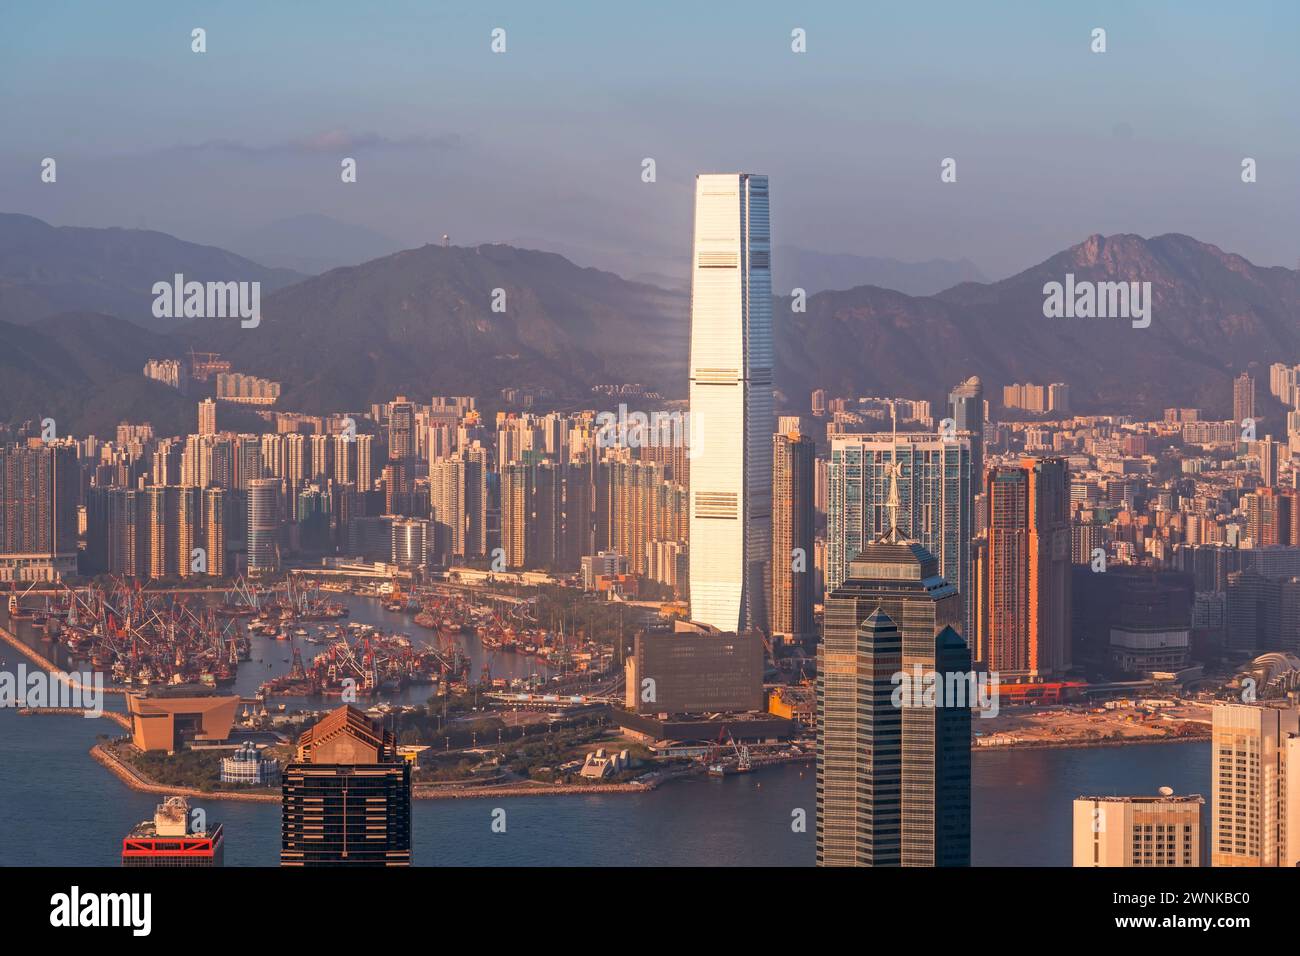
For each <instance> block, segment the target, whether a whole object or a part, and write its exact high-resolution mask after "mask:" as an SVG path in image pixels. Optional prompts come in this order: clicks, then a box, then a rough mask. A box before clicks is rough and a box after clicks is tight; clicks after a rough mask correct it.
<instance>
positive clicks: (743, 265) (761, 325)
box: [690, 173, 773, 631]
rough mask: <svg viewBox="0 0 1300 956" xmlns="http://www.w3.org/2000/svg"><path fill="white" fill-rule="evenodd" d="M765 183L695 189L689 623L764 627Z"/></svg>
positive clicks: (736, 179) (736, 180)
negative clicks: (690, 621)
mask: <svg viewBox="0 0 1300 956" xmlns="http://www.w3.org/2000/svg"><path fill="white" fill-rule="evenodd" d="M771 257H772V253H771V233H770V228H769V222H768V182H767V177H766V176H755V175H751V174H748V173H728V174H711V175H701V176H697V177H696V180H695V237H694V247H693V250H692V261H691V355H690V401H691V432H692V435H691V458H692V460H691V477H690V481H691V488H690V542H691V544H690V594H691V602H690V603H691V617H692V618H693V619H694V620H696V621H698V622H701V623H704V624H709V625H712V626H714V627H717V628H719V629H721V630H723V631H736V630H742V629H749V628H757V629H766V627H767V624H768V621H767V611H766V608H765V606H764V605H765V600H764V596H765V593H766V590H767V582H766V579H765V578H766V573H767V562H768V560H769V558H770V555H771V507H772V449H771V436H772V363H773V356H772V272H771V267H772V262H771Z"/></svg>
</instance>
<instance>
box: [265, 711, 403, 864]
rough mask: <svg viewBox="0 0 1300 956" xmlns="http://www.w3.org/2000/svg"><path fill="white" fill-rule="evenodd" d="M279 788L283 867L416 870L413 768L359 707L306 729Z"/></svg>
mask: <svg viewBox="0 0 1300 956" xmlns="http://www.w3.org/2000/svg"><path fill="white" fill-rule="evenodd" d="M281 791H282V805H281V806H282V811H281V821H280V833H281V846H280V865H281V866H410V865H411V766H410V764H409V763H407V762H406V761H405V760H403V759H402V758H400V757H399V756H398V755H397V747H396V742H395V740H394V738H393V734H392V732H391V731H387V730H383V729H382V728H380V727H378V726H376V725H375V724H374V723H373V722H372V721H371V720H370V719H369V718H368V717H366V715H365V714H363V713H362V712H361V711H359V710H357V709H356V708H354V707H347V706H344V707H340V708H339V709H338V710H335V711H332V712H331V713H329V714H328V715H326V716H325V717H324V718H322V719H321V720H320V721H319V722H318V723H317V724H315V725H314V726H312V727H310V728H308V729H307V730H306V731H304V732H303V735H302V737H301V738H300V739H299V741H298V754H297V758H296V759H295V761H294V762H293V763H291V764H289V765H288V766H287V767H285V769H284V775H283V778H282V784H281Z"/></svg>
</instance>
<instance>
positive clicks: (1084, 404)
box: [0, 217, 1300, 420]
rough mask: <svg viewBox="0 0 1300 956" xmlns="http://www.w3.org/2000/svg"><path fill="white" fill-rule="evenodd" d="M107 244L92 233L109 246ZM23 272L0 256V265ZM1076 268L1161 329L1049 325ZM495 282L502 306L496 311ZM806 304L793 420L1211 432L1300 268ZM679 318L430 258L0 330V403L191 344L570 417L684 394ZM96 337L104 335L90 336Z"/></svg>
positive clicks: (1295, 324) (785, 378)
mask: <svg viewBox="0 0 1300 956" xmlns="http://www.w3.org/2000/svg"><path fill="white" fill-rule="evenodd" d="M9 218H11V219H12V218H14V217H9ZM17 218H19V219H26V218H27V217H17ZM32 222H39V221H36V220H32ZM39 225H41V226H43V225H44V224H39ZM45 228H46V229H49V228H51V227H45ZM0 231H2V230H0ZM92 231H95V232H102V233H106V234H112V236H118V237H122V236H128V237H129V236H130V234H131V232H132V231H130V230H92ZM150 235H161V234H150ZM112 236H105V237H101V239H102V241H104V242H107V243H109V244H110V245H111V241H110V240H111V238H112ZM130 238H131V241H130V242H129V243H128V244H127V245H128V247H129V250H130V252H129V254H128V253H126V252H124V253H123V255H124V256H125V257H126V258H127V259H131V257H134V260H135V264H136V267H137V268H136V273H140V274H143V273H147V274H148V275H149V276H152V277H157V276H158V274H159V273H160V272H161V274H162V275H163V276H164V277H165V276H166V275H167V272H166V270H165V268H162V267H161V266H160V265H158V264H155V265H149V264H148V263H147V262H145V261H144V260H142V259H141V258H140V256H141V255H142V252H141V247H140V245H139V243H138V242H137V241H135V237H130ZM163 238H164V239H166V240H169V241H171V242H179V241H178V240H171V239H170V237H163ZM186 245H187V244H186ZM199 248H204V247H199ZM216 251H217V252H220V250H216ZM27 257H28V258H29V259H38V258H39V256H32V255H31V254H27ZM21 258H22V256H21V255H18V254H13V255H8V256H7V255H6V254H5V252H4V249H3V246H0V263H4V262H6V261H9V262H13V261H18V260H20V259H21ZM109 259H110V261H113V260H112V257H109ZM1067 274H1073V275H1074V276H1075V278H1076V280H1078V281H1084V280H1088V281H1118V280H1134V281H1142V282H1150V283H1151V293H1152V298H1153V303H1154V304H1153V317H1152V322H1151V325H1150V327H1149V328H1144V329H1143V328H1133V327H1132V324H1131V323H1130V322H1129V321H1127V320H1123V319H1095V318H1094V319H1085V318H1075V319H1049V318H1045V317H1044V315H1043V300H1044V294H1043V286H1044V284H1045V283H1047V282H1063V281H1064V280H1065V277H1066V275H1067ZM187 277H188V274H187ZM38 278H39V275H38ZM121 284H122V282H121V280H120V279H119V280H117V281H115V282H107V280H105V282H104V284H103V285H102V286H98V287H97V286H94V285H92V284H91V283H89V281H88V280H87V282H86V283H84V284H83V289H82V292H81V294H82V295H83V296H85V295H90V294H91V292H93V291H94V289H96V288H99V289H100V290H101V291H104V296H105V299H106V300H108V299H112V298H113V295H114V294H115V293H114V289H115V288H118V287H120V286H121ZM43 288H45V286H42V285H41V284H40V283H39V282H37V283H36V284H35V291H33V290H32V288H29V286H28V285H27V284H26V283H25V282H17V283H12V284H11V285H10V286H9V288H8V291H7V293H6V295H0V301H6V300H7V301H10V302H16V301H18V300H19V299H20V297H21V296H23V295H29V296H36V297H37V298H39V294H40V290H41V289H43ZM498 289H500V290H502V291H503V293H504V311H500V312H498V311H494V310H493V307H492V306H493V301H494V294H495V290H498ZM87 290H90V291H87ZM105 290H106V291H105ZM806 305H807V308H806V311H805V312H802V313H796V312H793V311H792V310H791V302H790V300H789V299H788V298H785V297H778V298H776V299H775V300H774V312H773V314H774V326H775V328H774V332H775V339H776V345H777V369H776V381H777V385H778V387H779V388H780V389H781V390H782V391H783V392H784V393H785V395H786V396H787V398H788V400H789V403H790V405H791V406H792V407H794V408H797V409H804V408H806V407H807V393H808V392H809V391H811V389H813V388H816V387H825V388H827V389H828V390H829V391H830V392H831V393H832V394H860V395H861V394H897V395H904V396H909V397H914V398H929V399H931V400H932V401H934V402H935V403H936V410H938V409H940V408H941V407H942V402H943V399H944V396H945V395H946V393H947V390H948V389H949V388H950V387H951V386H952V385H954V384H955V383H957V382H958V381H961V380H962V379H964V378H966V377H967V376H969V375H972V374H978V375H980V376H981V377H982V378H983V379H984V382H985V387H986V395H987V397H989V398H990V400H992V401H993V402H994V404H995V405H996V404H997V402H998V400H999V399H1000V388H1001V386H1002V385H1004V384H1008V383H1011V382H1025V381H1032V382H1038V383H1050V382H1056V381H1063V382H1067V383H1069V384H1070V386H1071V389H1072V394H1073V399H1074V407H1075V408H1076V409H1077V410H1080V411H1101V410H1106V411H1117V412H1135V413H1144V414H1158V413H1159V411H1160V409H1162V408H1164V407H1167V406H1170V405H1197V406H1200V407H1202V408H1204V409H1205V412H1206V414H1207V415H1211V416H1216V417H1217V416H1226V415H1227V414H1229V408H1230V398H1231V387H1230V380H1231V377H1232V376H1233V375H1234V374H1235V373H1236V372H1238V371H1239V370H1240V369H1242V368H1245V367H1251V366H1252V364H1253V368H1254V370H1255V372H1256V375H1257V379H1258V384H1257V388H1258V391H1259V393H1260V395H1261V396H1263V395H1266V393H1267V365H1268V364H1269V363H1270V362H1273V361H1287V362H1295V361H1298V360H1300V273H1297V272H1296V271H1294V270H1290V269H1285V268H1280V267H1260V266H1255V265H1253V264H1252V263H1250V262H1248V261H1247V260H1245V259H1244V258H1242V257H1240V256H1237V255H1234V254H1231V253H1227V252H1224V251H1223V250H1221V249H1219V248H1218V247H1216V246H1212V245H1208V244H1205V243H1202V242H1199V241H1197V240H1196V239H1193V238H1191V237H1189V236H1184V235H1178V234H1168V235H1162V236H1156V237H1153V238H1151V239H1143V238H1142V237H1139V236H1135V235H1116V236H1111V237H1102V236H1090V237H1088V238H1087V239H1085V240H1084V241H1083V242H1081V243H1079V244H1078V245H1075V246H1072V247H1071V248H1069V249H1066V250H1063V251H1061V252H1059V253H1057V254H1055V255H1053V256H1051V257H1050V258H1048V259H1046V260H1045V261H1043V262H1041V263H1039V264H1038V265H1035V266H1032V267H1031V268H1029V269H1026V270H1024V271H1022V272H1020V273H1018V274H1017V275H1014V276H1010V277H1008V278H1006V279H1003V280H1001V281H998V282H992V283H976V282H964V283H960V284H958V285H956V286H953V287H951V288H949V289H946V290H944V291H943V292H940V293H938V294H936V295H932V296H911V295H907V294H904V293H902V292H898V291H894V290H891V289H886V288H881V287H878V286H871V285H859V286H857V287H855V288H850V289H846V290H843V291H827V292H820V293H817V294H814V295H811V296H809V298H808V300H807V303H806ZM98 311H104V309H100V310H98ZM688 314H689V295H688V294H687V293H685V292H675V291H671V290H666V289H663V288H660V287H658V286H654V285H649V284H645V283H637V282H630V281H628V280H625V279H623V278H621V277H619V276H617V275H615V274H613V273H610V272H604V271H601V270H598V269H592V268H584V267H581V266H578V265H575V264H574V263H573V262H571V261H569V260H568V259H565V258H564V257H562V256H560V255H558V254H555V253H547V252H539V251H534V250H527V249H519V248H515V247H512V246H503V245H484V246H477V247H456V246H451V247H444V246H441V245H427V246H423V247H421V248H418V249H409V250H405V251H402V252H398V253H394V254H392V255H389V256H383V257H381V258H378V259H375V260H372V261H369V262H365V263H362V264H360V265H356V266H348V267H342V268H337V269H333V270H331V271H329V272H326V273H324V274H323V275H320V276H313V277H310V278H307V279H304V280H302V281H301V282H297V283H295V284H292V285H289V286H286V287H283V288H280V289H279V290H278V291H275V292H271V293H266V292H264V294H263V298H262V321H261V323H260V325H259V326H258V327H257V328H253V329H244V328H241V327H240V324H239V322H238V320H235V319H200V320H194V321H191V322H188V323H183V322H181V321H179V320H172V323H171V325H170V327H168V326H167V325H166V324H165V323H164V324H161V325H160V327H161V328H163V329H165V331H166V332H168V333H169V334H149V333H147V332H146V331H145V330H144V329H133V328H132V327H124V326H123V325H122V324H121V323H120V320H111V319H107V318H105V317H103V316H98V317H96V316H85V315H81V316H79V317H76V318H61V319H46V320H44V321H43V322H42V323H40V325H39V326H37V327H36V329H38V330H39V334H38V335H36V337H34V338H33V337H32V336H33V334H34V333H35V331H36V330H33V329H20V328H17V327H15V326H12V325H8V326H3V327H0V349H3V350H4V352H5V355H4V366H3V367H5V368H6V370H7V375H8V377H9V379H10V381H9V382H6V383H5V388H4V390H3V392H2V393H0V397H3V398H4V399H6V401H7V404H6V405H5V406H4V408H3V411H4V416H3V417H6V418H9V419H10V420H12V419H14V418H15V417H19V418H21V417H26V416H20V415H18V414H17V411H16V408H15V407H14V405H13V402H14V401H19V404H20V405H21V407H22V408H31V407H35V406H37V405H39V406H42V407H47V406H48V407H53V406H54V405H56V404H59V403H60V402H62V403H63V404H64V406H65V407H68V408H73V407H74V406H76V405H77V404H78V403H77V402H74V401H70V400H69V399H68V398H67V397H66V396H64V397H60V396H59V395H58V393H59V392H61V391H64V392H66V391H68V390H69V389H72V390H75V389H78V388H83V389H87V388H88V389H92V391H93V390H102V389H105V388H109V387H112V386H114V385H119V384H120V380H122V379H124V378H131V379H133V380H134V379H141V380H142V376H141V368H142V366H143V364H144V361H145V360H146V359H147V358H154V357H167V356H180V355H183V354H185V353H187V352H188V350H189V348H190V347H195V348H198V349H206V350H212V351H217V352H221V353H222V354H223V355H224V356H225V357H226V358H228V359H230V360H231V362H233V363H234V366H235V368H236V369H238V370H239V371H243V372H248V373H253V374H259V375H264V376H267V377H270V378H273V379H275V380H277V381H280V382H281V383H282V384H283V391H282V395H281V400H280V403H279V407H283V408H289V409H295V410H302V411H307V412H323V411H333V410H341V409H353V410H355V409H360V408H364V407H365V405H367V404H368V403H370V402H373V401H380V400H385V399H389V398H391V397H392V396H393V395H394V394H397V393H406V394H410V395H412V396H414V397H417V398H419V397H426V396H428V395H431V394H456V393H465V394H475V395H478V396H480V397H493V396H495V395H496V394H497V393H498V392H499V390H500V389H502V388H505V387H509V386H518V387H535V388H545V389H548V390H550V391H551V392H552V393H553V394H554V395H555V396H556V397H557V398H558V399H560V400H563V401H566V402H569V403H576V402H586V403H588V404H590V403H591V402H592V400H591V399H590V397H589V396H590V389H591V386H593V385H596V384H603V383H630V382H638V383H642V384H645V385H647V386H650V387H652V388H656V389H658V390H660V391H662V392H664V393H665V394H666V395H669V396H671V397H685V395H686V383H687V369H686V366H687V360H688V352H689V342H688ZM97 323H98V324H103V325H104V327H105V329H109V330H111V331H108V332H104V331H101V332H99V333H96V332H94V331H92V330H91V329H90V327H91V326H94V325H96V324H97ZM110 323H116V324H110ZM136 332H139V333H140V334H139V335H137V334H135V333H136ZM65 370H66V373H67V374H66V376H64V374H63V373H64V372H65ZM15 383H21V384H15ZM123 387H125V386H123ZM131 387H135V386H131ZM169 391H170V390H169ZM174 397H175V393H174V392H173V393H172V394H171V395H167V396H165V399H166V400H171V399H172V398H174ZM145 411H146V412H147V407H146V409H145ZM121 417H126V412H125V411H122V412H119V413H116V418H121ZM146 417H147V414H146ZM186 420H188V419H186Z"/></svg>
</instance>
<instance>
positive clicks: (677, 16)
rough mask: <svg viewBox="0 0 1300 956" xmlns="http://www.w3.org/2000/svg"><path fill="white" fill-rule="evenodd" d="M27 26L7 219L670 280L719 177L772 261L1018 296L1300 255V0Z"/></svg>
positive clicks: (7, 50)
mask: <svg viewBox="0 0 1300 956" xmlns="http://www.w3.org/2000/svg"><path fill="white" fill-rule="evenodd" d="M0 17H3V20H2V21H0V22H2V23H3V26H2V27H0V129H2V130H3V136H2V137H0V210H3V211H10V212H24V213H27V214H30V215H35V216H39V217H41V218H44V219H46V220H48V221H51V222H54V223H56V224H60V225H63V224H69V225H71V224H77V225H96V226H107V225H122V226H147V227H149V228H157V229H162V230H164V231H168V232H172V233H175V234H177V235H180V236H182V237H184V238H188V239H194V240H197V241H207V242H214V243H217V244H237V243H238V241H239V238H240V237H241V236H242V235H244V234H245V233H247V232H249V231H250V230H253V229H255V228H257V227H259V226H261V225H264V224H265V223H267V222H270V221H272V220H275V219H277V218H282V217H287V216H292V215H296V214H300V213H306V212H319V213H323V214H326V215H329V216H332V217H335V218H337V219H340V220H342V221H344V222H349V223H354V224H357V225H361V226H365V227H367V228H369V229H372V230H375V231H377V232H380V233H383V234H384V235H387V236H391V237H393V238H394V239H395V240H397V241H398V242H400V243H401V244H403V245H416V244H419V243H422V242H425V241H432V240H434V239H436V238H437V237H438V236H440V235H441V234H442V233H444V232H448V233H450V234H451V235H452V237H453V241H457V242H478V241H515V242H519V243H520V244H525V245H534V246H541V247H546V248H554V249H556V250H557V251H561V252H565V253H566V254H569V255H570V256H571V257H572V258H574V259H576V260H578V261H580V262H583V263H584V264H586V263H590V264H596V265H601V266H605V267H609V268H616V269H618V270H619V271H621V272H623V273H625V274H629V273H636V272H638V271H642V272H648V273H656V272H665V271H671V270H672V269H673V268H674V267H675V265H677V264H678V260H682V259H684V258H685V256H686V247H687V246H688V244H689V224H690V198H691V184H692V180H693V177H694V175H695V173H696V172H700V171H709V170H729V169H745V170H752V171H755V172H765V173H767V174H769V175H770V176H771V177H772V188H773V204H774V209H773V222H774V229H775V230H776V234H775V236H774V238H775V240H776V242H777V243H778V244H781V243H786V244H791V245H798V246H803V247H805V248H811V249H817V250H822V251H827V252H851V253H857V254H862V255H878V256H893V257H895V258H900V259H906V260H920V259H928V258H932V257H944V258H963V257H964V258H969V259H971V260H972V261H974V262H975V263H976V264H977V265H978V266H979V267H980V268H981V269H983V270H984V271H985V272H986V273H987V274H988V275H990V276H1002V275H1006V274H1009V273H1011V272H1014V271H1016V270H1018V269H1020V268H1024V267H1026V266H1028V265H1030V264H1032V263H1034V262H1036V261H1039V260H1041V259H1043V258H1045V257H1047V256H1048V255H1050V254H1052V253H1054V252H1056V251H1058V250H1059V249H1061V248H1064V247H1065V246H1068V245H1070V244H1072V243H1075V242H1078V241H1080V240H1081V239H1083V238H1084V237H1085V236H1087V235H1088V234H1090V233H1094V232H1102V233H1107V234H1109V233H1114V232H1137V233H1141V234H1143V235H1152V234H1158V233H1162V232H1186V233H1189V234H1191V235H1194V236H1196V237H1197V238H1199V239H1202V240H1204V241H1207V242H1212V243H1215V244H1216V245H1219V246H1221V247H1223V248H1225V249H1228V250H1230V251H1234V252H1239V253H1241V254H1243V255H1245V256H1247V257H1248V258H1250V259H1252V261H1256V262H1259V263H1262V264H1273V265H1288V266H1291V267H1295V266H1296V264H1297V259H1300V236H1298V235H1297V230H1296V228H1295V225H1296V221H1297V215H1296V214H1297V212H1298V211H1300V186H1298V185H1297V176H1298V175H1300V142H1298V139H1300V122H1298V121H1300V105H1298V100H1297V97H1296V95H1295V90H1296V85H1297V70H1296V65H1295V51H1296V49H1297V46H1300V43H1298V41H1300V4H1295V3H1292V2H1279V3H1263V2H1245V3H1241V4H1234V5H1231V6H1225V5H1223V4H1221V3H1220V4H1212V3H1187V2H1182V3H1157V2H1148V3H1140V2H1128V3H1087V4H1082V3H1047V2H1039V3H1031V2H1004V3H998V2H989V3H980V4H973V3H961V2H936V3H917V2H908V3H898V4H884V3H870V2H862V3H829V2H821V3H799V4H792V3H791V4H777V3H735V2H725V0H724V2H717V3H707V4H705V3H690V4H688V3H674V2H656V3H646V4H625V3H547V4H541V3H520V4H499V5H490V4H472V3H438V2H391V0H379V2H370V3H362V2H357V3H339V2H282V3H274V4H272V3H266V2H253V0H247V2H224V3H217V2H212V0H209V2H204V3H185V2H175V0H168V2H131V3H115V4H107V3H101V2H98V0H85V2H80V3H59V2H52V0H42V2H29V0H15V2H11V3H8V4H6V5H5V9H4V12H3V14H0ZM194 27H203V28H205V29H206V30H207V41H208V52H207V53H205V54H202V55H199V54H195V53H192V52H191V51H190V31H191V29H192V28H194ZM494 27H502V28H504V29H505V30H506V31H507V52H506V53H505V54H501V55H497V54H493V53H492V52H491V51H490V49H489V42H490V32H491V30H492V29H493V28H494ZM794 27H802V28H804V29H805V30H806V31H807V36H808V52H807V53H806V54H801V55H796V54H793V53H791V52H790V31H791V29H792V28H794ZM1094 27H1102V28H1104V29H1106V31H1107V45H1108V50H1107V52H1106V53H1104V54H1094V53H1092V52H1090V50H1089V35H1090V32H1091V30H1092V29H1093V28H1094ZM45 156H54V157H56V158H57V159H58V160H59V182H58V183H57V184H56V185H55V186H52V187H51V186H46V185H43V184H41V183H40V182H39V178H38V173H39V163H40V160H41V158H43V157H45ZM342 156H355V157H356V158H357V160H358V163H359V170H358V171H359V176H358V182H357V183H356V184H352V185H347V186H344V185H342V184H341V183H340V181H339V176H338V169H339V165H338V164H339V160H340V158H341V157H342ZM647 156H648V157H653V158H654V159H655V160H656V164H657V173H658V181H657V182H656V183H654V184H646V183H642V182H641V179H640V171H641V160H642V159H643V158H644V157H647ZM948 156H951V157H955V158H956V159H957V163H958V167H957V168H958V181H957V182H956V183H955V184H946V185H945V184H941V183H940V182H939V175H938V171H939V162H940V160H941V159H942V158H944V157H948ZM1245 156H1251V157H1254V158H1255V159H1256V160H1257V161H1258V164H1259V181H1258V182H1257V183H1255V184H1253V185H1250V186H1246V185H1244V184H1242V183H1241V181H1240V176H1239V171H1240V162H1241V159H1242V157H1245ZM236 251H238V249H237V248H236ZM682 265H684V263H682Z"/></svg>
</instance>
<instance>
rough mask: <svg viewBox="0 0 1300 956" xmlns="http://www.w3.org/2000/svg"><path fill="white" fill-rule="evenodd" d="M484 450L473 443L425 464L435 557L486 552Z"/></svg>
mask: <svg viewBox="0 0 1300 956" xmlns="http://www.w3.org/2000/svg"><path fill="white" fill-rule="evenodd" d="M487 470H488V468H487V449H485V448H483V447H482V446H481V445H478V444H477V443H476V444H475V445H473V446H470V447H466V448H461V449H460V450H459V451H457V452H456V453H455V454H454V455H452V456H450V457H449V458H444V459H441V460H438V461H435V462H433V463H432V464H431V465H430V466H429V497H430V504H431V505H432V510H433V521H434V526H435V530H436V534H437V541H438V545H437V549H438V554H439V556H440V557H441V558H442V559H443V560H445V561H449V560H450V559H451V558H460V559H467V558H480V557H483V556H484V555H485V554H487V501H488V491H487Z"/></svg>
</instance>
